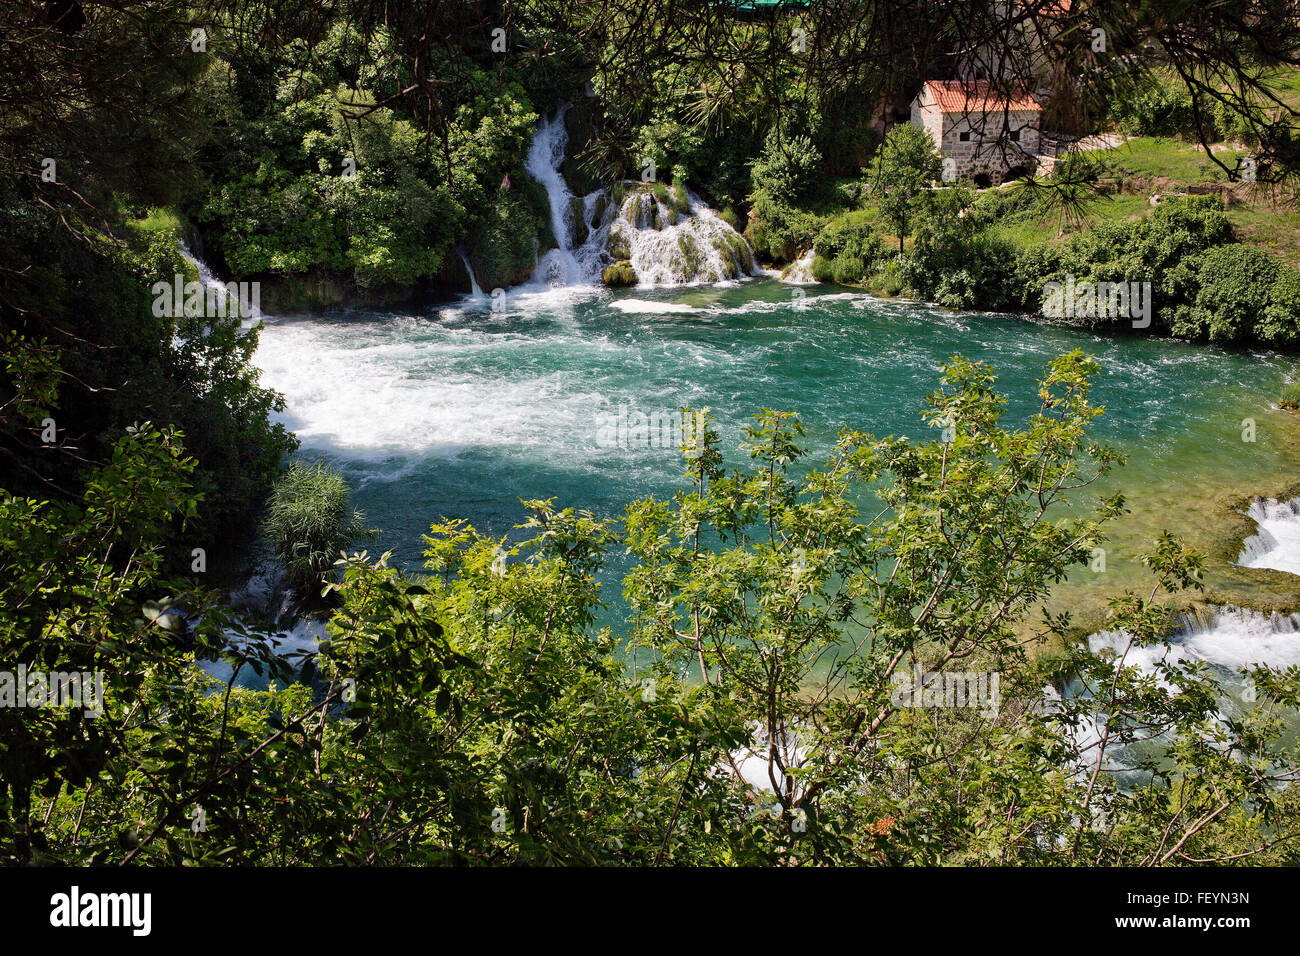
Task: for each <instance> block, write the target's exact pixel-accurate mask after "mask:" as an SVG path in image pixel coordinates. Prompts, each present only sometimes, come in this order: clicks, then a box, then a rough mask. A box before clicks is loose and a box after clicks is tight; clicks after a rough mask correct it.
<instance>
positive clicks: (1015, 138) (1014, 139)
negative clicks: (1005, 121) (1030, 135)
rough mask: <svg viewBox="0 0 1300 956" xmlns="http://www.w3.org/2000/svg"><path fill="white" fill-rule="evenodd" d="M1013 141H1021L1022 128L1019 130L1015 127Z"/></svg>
mask: <svg viewBox="0 0 1300 956" xmlns="http://www.w3.org/2000/svg"><path fill="white" fill-rule="evenodd" d="M1011 142H1013V143H1018V142H1020V130H1018V129H1013V130H1012V131H1011Z"/></svg>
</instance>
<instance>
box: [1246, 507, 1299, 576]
mask: <svg viewBox="0 0 1300 956" xmlns="http://www.w3.org/2000/svg"><path fill="white" fill-rule="evenodd" d="M1246 514H1247V515H1249V516H1250V517H1251V518H1252V519H1253V520H1254V521H1255V523H1256V524H1258V525H1259V533H1258V534H1253V535H1251V536H1250V537H1249V538H1247V539H1246V540H1245V541H1243V542H1242V545H1241V554H1239V555H1238V556H1237V563H1238V564H1239V565H1241V566H1242V567H1246V568H1269V569H1272V570H1274V571H1286V572H1287V573H1289V574H1300V498H1292V499H1291V500H1290V501H1278V500H1276V499H1274V498H1267V499H1256V500H1255V501H1252V502H1251V504H1250V507H1249V508H1248V509H1247V510H1246Z"/></svg>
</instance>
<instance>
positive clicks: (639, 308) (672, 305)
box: [610, 299, 704, 315]
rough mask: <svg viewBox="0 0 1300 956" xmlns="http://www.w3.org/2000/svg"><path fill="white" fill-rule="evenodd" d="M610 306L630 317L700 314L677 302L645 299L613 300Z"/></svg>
mask: <svg viewBox="0 0 1300 956" xmlns="http://www.w3.org/2000/svg"><path fill="white" fill-rule="evenodd" d="M610 305H611V306H613V307H614V308H616V309H618V310H619V311H620V312H627V313H630V314H632V315H654V314H656V313H662V312H702V311H704V310H702V309H697V308H696V307H695V306H693V305H683V304H681V303H677V302H648V301H646V300H645V299H615V300H614V301H613V302H611V303H610Z"/></svg>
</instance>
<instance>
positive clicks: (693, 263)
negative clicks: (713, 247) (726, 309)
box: [677, 233, 717, 282]
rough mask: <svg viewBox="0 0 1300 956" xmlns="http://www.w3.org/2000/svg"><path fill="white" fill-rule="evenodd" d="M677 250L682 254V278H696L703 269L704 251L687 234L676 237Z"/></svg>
mask: <svg viewBox="0 0 1300 956" xmlns="http://www.w3.org/2000/svg"><path fill="white" fill-rule="evenodd" d="M677 249H678V251H679V252H681V254H682V258H681V265H682V269H681V273H682V276H683V277H684V278H686V279H687V280H690V279H692V278H694V277H695V276H698V275H699V274H700V273H701V271H702V270H703V268H704V251H703V250H702V249H700V247H699V244H698V243H696V241H695V239H694V237H693V236H691V235H689V234H688V233H682V234H681V235H680V236H678V237H677ZM714 281H715V282H716V281H717V280H716V279H715V280H714Z"/></svg>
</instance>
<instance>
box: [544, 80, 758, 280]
mask: <svg viewBox="0 0 1300 956" xmlns="http://www.w3.org/2000/svg"><path fill="white" fill-rule="evenodd" d="M567 110H568V106H567V105H566V106H562V107H561V108H560V109H559V111H558V112H557V113H556V115H555V116H554V117H553V118H552V119H549V120H548V119H543V120H542V121H541V123H540V124H539V125H538V128H537V133H536V135H535V136H534V137H533V143H532V146H531V147H530V148H529V151H528V159H527V161H526V163H525V164H524V165H525V168H526V169H527V170H528V173H529V174H530V175H531V176H532V177H533V178H534V179H535V180H537V182H539V183H541V185H542V187H543V188H544V189H545V190H546V196H547V199H548V200H549V201H550V206H551V230H552V232H554V234H555V241H556V243H557V248H555V249H552V250H550V251H549V252H547V253H546V254H545V255H544V256H542V258H541V259H540V261H539V262H538V263H537V268H536V270H535V272H534V274H533V279H532V282H533V284H536V285H547V286H551V287H556V286H569V285H594V284H596V283H598V282H599V281H600V278H601V272H602V270H603V269H604V268H605V267H607V266H610V265H612V264H614V263H616V262H621V261H627V262H630V263H631V268H632V270H633V271H634V272H635V274H636V280H637V283H638V284H640V285H643V286H645V285H648V286H655V285H688V284H693V283H701V282H722V281H726V280H730V279H738V278H740V277H742V276H750V275H756V274H758V270H757V269H756V267H755V264H754V252H753V250H752V249H751V248H750V247H749V244H748V243H747V242H746V241H745V239H744V237H743V236H741V235H740V233H738V232H736V231H735V230H734V229H732V228H731V227H730V226H729V225H727V223H725V222H723V221H722V219H720V218H719V217H718V215H717V214H716V213H714V211H713V210H712V209H710V208H709V207H708V206H707V205H705V204H704V202H703V201H701V200H700V199H699V197H698V196H695V195H694V194H692V193H689V192H685V191H682V192H681V193H679V194H678V195H677V196H676V197H672V198H670V196H671V194H670V193H669V191H668V189H667V188H666V187H664V186H661V185H657V184H655V183H641V182H635V181H633V182H625V183H620V184H619V185H617V186H616V187H614V190H613V191H612V193H611V191H610V190H605V189H598V190H595V191H594V192H591V193H588V194H587V195H585V196H583V197H582V198H581V201H580V202H579V201H578V200H577V198H576V197H575V196H574V195H573V192H572V191H571V190H570V189H569V186H568V184H567V183H566V182H565V181H564V176H563V175H562V174H561V167H562V165H563V163H564V158H565V150H566V148H567V146H568V139H569V137H568V132H567V130H566V129H565V125H564V115H565V113H566V111H567ZM577 216H581V217H582V225H583V226H585V227H586V233H587V237H586V239H585V241H584V242H583V243H582V244H581V245H580V246H578V247H577V248H574V246H573V236H574V233H575V229H574V227H575V225H576V223H575V221H574V219H575V217H577Z"/></svg>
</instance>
